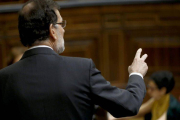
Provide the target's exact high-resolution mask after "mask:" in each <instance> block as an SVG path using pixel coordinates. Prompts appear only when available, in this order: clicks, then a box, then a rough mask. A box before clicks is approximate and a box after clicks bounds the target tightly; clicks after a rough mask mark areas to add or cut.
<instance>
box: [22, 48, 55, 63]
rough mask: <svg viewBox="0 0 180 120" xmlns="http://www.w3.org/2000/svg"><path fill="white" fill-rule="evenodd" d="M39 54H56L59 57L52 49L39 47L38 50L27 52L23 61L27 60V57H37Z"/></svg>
mask: <svg viewBox="0 0 180 120" xmlns="http://www.w3.org/2000/svg"><path fill="white" fill-rule="evenodd" d="M37 54H55V55H58V54H57V53H56V52H55V51H54V50H52V49H50V48H47V47H38V48H34V49H30V50H27V51H26V52H25V53H24V54H23V56H22V58H21V60H22V59H24V58H26V57H29V56H32V55H37Z"/></svg>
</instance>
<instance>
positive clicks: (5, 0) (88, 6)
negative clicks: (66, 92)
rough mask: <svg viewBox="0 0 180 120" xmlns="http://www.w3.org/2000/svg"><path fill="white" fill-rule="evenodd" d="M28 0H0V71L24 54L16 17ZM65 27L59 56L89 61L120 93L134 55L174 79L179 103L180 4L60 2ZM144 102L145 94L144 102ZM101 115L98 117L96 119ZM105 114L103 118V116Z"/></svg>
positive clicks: (133, 0) (151, 0) (160, 1)
mask: <svg viewBox="0 0 180 120" xmlns="http://www.w3.org/2000/svg"><path fill="white" fill-rule="evenodd" d="M26 1H27V0H0V69H2V68H4V67H6V66H8V65H10V64H12V63H13V61H15V60H14V59H15V58H16V57H17V56H18V57H20V56H21V55H22V53H23V51H25V50H26V48H24V47H23V46H22V45H21V43H20V39H19V33H18V27H17V23H18V11H19V9H20V8H21V7H22V4H23V3H24V2H26ZM57 2H58V4H59V5H60V7H61V10H60V14H61V16H62V17H63V19H64V20H66V21H67V26H66V28H65V31H66V32H65V47H66V49H65V51H64V53H63V54H62V55H64V56H75V57H86V58H92V59H93V61H94V62H95V64H96V67H97V68H98V69H99V70H101V72H102V75H103V76H104V77H105V78H106V79H107V80H108V81H110V82H111V84H112V85H114V86H117V87H120V88H125V87H126V84H127V81H128V71H127V68H128V66H129V65H130V64H131V63H132V61H133V58H134V55H135V53H136V50H137V49H138V48H142V49H143V54H144V53H147V54H148V58H147V60H146V62H147V64H148V66H149V70H148V73H147V75H146V77H145V81H146V79H148V77H149V75H151V74H152V73H153V72H155V71H158V70H169V71H171V72H172V73H173V74H174V77H175V81H176V85H175V88H174V89H173V91H172V94H173V95H174V96H175V97H176V98H177V99H178V100H179V101H180V2H179V1H178V0H169V1H168V0H59V1H57ZM148 99H149V96H148V94H147V95H146V97H145V99H144V101H147V100H148ZM100 114H101V113H100ZM103 115H104V114H103V113H102V116H103Z"/></svg>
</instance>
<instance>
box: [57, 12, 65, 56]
mask: <svg viewBox="0 0 180 120" xmlns="http://www.w3.org/2000/svg"><path fill="white" fill-rule="evenodd" d="M55 12H56V15H57V17H58V20H57V23H61V22H62V21H63V19H62V17H61V15H60V13H59V11H58V10H56V11H55ZM55 26H56V33H57V40H56V42H55V46H54V49H55V51H56V52H57V53H58V54H60V53H62V52H63V51H64V49H65V46H64V32H65V30H64V29H63V28H62V26H61V25H59V24H56V25H55Z"/></svg>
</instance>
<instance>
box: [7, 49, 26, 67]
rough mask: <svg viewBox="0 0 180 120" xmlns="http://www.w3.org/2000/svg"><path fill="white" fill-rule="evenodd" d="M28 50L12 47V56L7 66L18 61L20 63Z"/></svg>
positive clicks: (9, 57)
mask: <svg viewBox="0 0 180 120" xmlns="http://www.w3.org/2000/svg"><path fill="white" fill-rule="evenodd" d="M26 50H27V48H25V47H22V46H15V47H12V49H11V51H10V54H9V56H8V58H7V60H8V61H7V65H11V64H13V63H15V62H17V61H19V60H20V59H21V57H22V55H23V53H24V52H25V51H26Z"/></svg>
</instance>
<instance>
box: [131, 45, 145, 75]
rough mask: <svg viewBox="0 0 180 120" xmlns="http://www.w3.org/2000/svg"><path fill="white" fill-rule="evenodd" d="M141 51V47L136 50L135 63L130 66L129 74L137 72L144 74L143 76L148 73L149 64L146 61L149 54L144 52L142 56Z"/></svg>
mask: <svg viewBox="0 0 180 120" xmlns="http://www.w3.org/2000/svg"><path fill="white" fill-rule="evenodd" d="M141 52H142V49H141V48H139V49H138V50H137V52H136V55H135V58H134V60H133V63H132V64H131V65H130V66H129V67H128V71H129V74H131V73H133V72H136V73H140V74H142V75H143V76H145V75H146V72H147V70H148V66H147V64H146V62H145V60H146V58H147V54H144V55H143V56H142V57H141Z"/></svg>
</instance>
